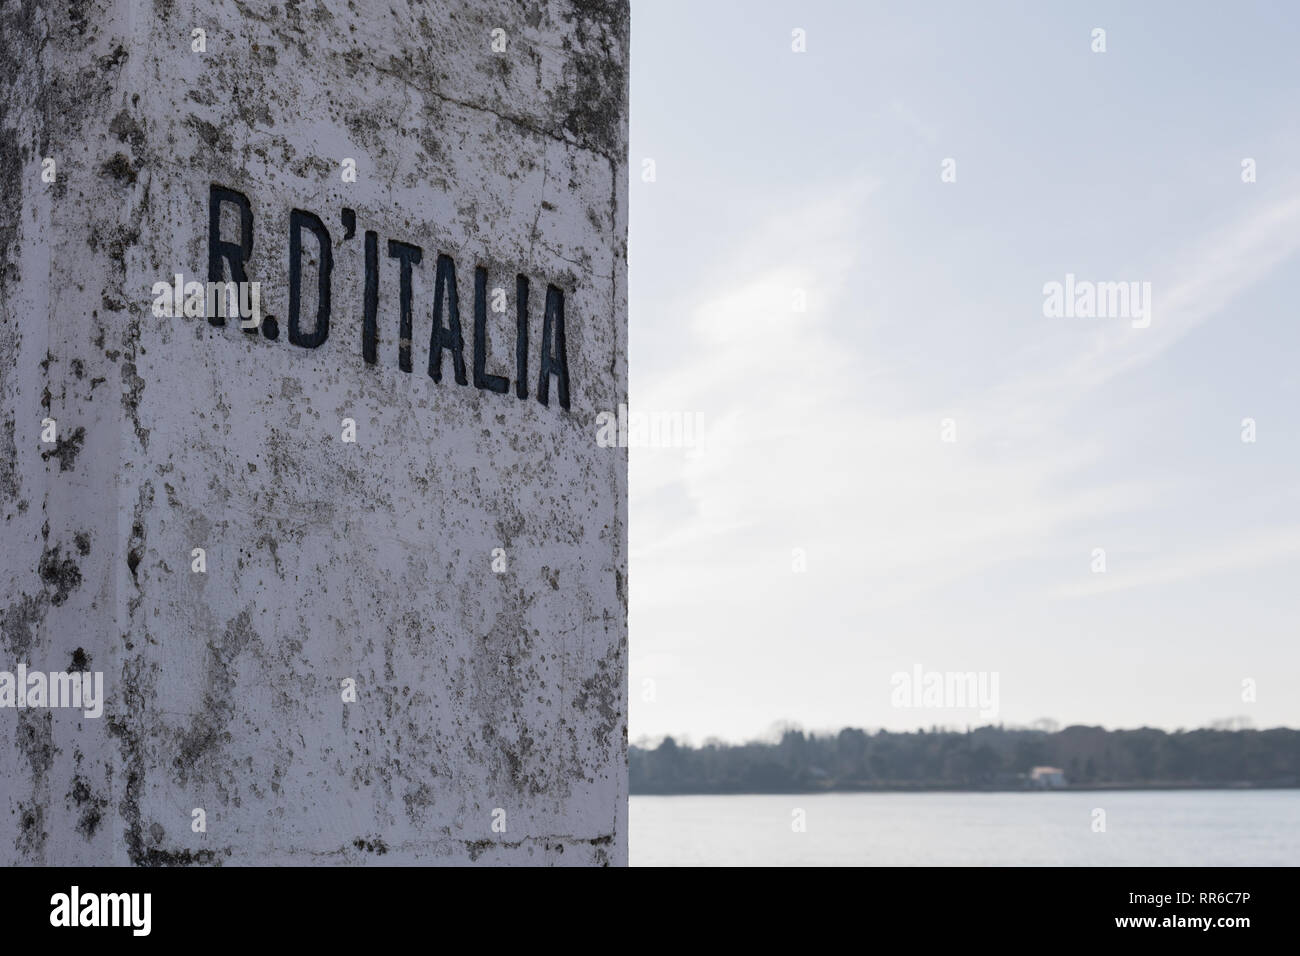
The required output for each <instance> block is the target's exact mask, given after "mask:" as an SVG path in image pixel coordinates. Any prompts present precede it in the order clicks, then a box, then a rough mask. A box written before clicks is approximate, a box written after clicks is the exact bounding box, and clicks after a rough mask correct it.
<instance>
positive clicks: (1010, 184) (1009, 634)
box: [629, 0, 1300, 741]
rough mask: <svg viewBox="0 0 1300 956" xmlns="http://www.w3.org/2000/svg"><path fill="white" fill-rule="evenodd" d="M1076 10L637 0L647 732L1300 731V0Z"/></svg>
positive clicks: (634, 587) (641, 561) (638, 370)
mask: <svg viewBox="0 0 1300 956" xmlns="http://www.w3.org/2000/svg"><path fill="white" fill-rule="evenodd" d="M1071 6H1073V7H1078V9H1069V8H1066V7H1065V6H1064V5H1060V4H1041V3H1039V4H1033V3H1023V4H1020V3H978V4H975V3H915V2H912V3H867V2H848V0H842V2H838V3H830V2H827V3H793V2H791V3H775V2H744V3H741V2H720V0H700V2H669V0H634V2H633V22H632V37H633V44H632V76H631V87H632V123H631V148H630V168H631V184H630V189H631V217H630V219H631V227H630V228H631V236H630V277H629V289H630V300H631V301H630V322H631V333H630V341H631V349H630V353H631V354H630V361H631V392H632V403H633V408H634V409H637V410H641V411H658V410H665V411H670V410H678V411H690V412H699V413H701V414H702V415H703V416H704V422H705V441H704V446H703V447H702V448H700V449H697V450H692V451H682V450H672V449H633V450H632V452H631V509H632V515H631V576H630V580H631V734H632V737H633V739H636V738H638V737H645V736H658V735H661V734H664V733H672V734H674V735H678V736H682V735H684V736H686V737H688V738H690V739H694V740H697V741H698V740H702V739H703V738H705V737H707V736H711V735H716V736H721V737H724V738H728V739H743V738H747V737H750V736H754V735H757V734H759V733H762V732H763V731H764V730H766V729H767V728H768V727H769V726H770V725H771V724H772V723H773V722H775V721H780V720H789V721H794V722H797V723H799V724H801V725H803V726H805V727H808V728H814V729H823V728H838V727H840V726H844V725H854V726H868V727H878V726H885V727H889V728H891V729H892V728H898V729H907V728H914V727H916V726H918V725H930V724H934V723H947V724H952V725H963V724H965V723H966V722H968V721H974V722H978V721H975V720H974V717H973V715H972V714H971V713H970V712H965V711H946V712H945V711H912V710H907V709H899V708H895V707H891V705H890V691H891V686H890V676H891V675H892V674H893V673H894V672H896V671H902V670H910V669H911V667H912V665H913V664H914V663H916V662H920V663H921V664H922V665H923V667H924V668H925V669H926V670H938V671H944V670H962V671H967V670H974V671H996V672H998V674H999V675H1000V719H1001V720H1002V721H1004V722H1006V723H1028V722H1029V721H1032V720H1034V719H1036V718H1040V717H1051V718H1054V719H1056V720H1058V721H1060V722H1062V723H1088V724H1103V725H1105V726H1110V727H1116V726H1137V725H1143V724H1145V725H1151V726H1161V727H1166V728H1169V729H1173V728H1175V727H1192V726H1200V725H1204V724H1205V723H1207V722H1209V721H1211V720H1214V719H1216V718H1224V717H1229V716H1233V715H1245V716H1248V717H1250V718H1251V719H1252V721H1253V722H1254V724H1255V726H1257V727H1264V726H1276V725H1279V724H1286V725H1290V726H1296V725H1300V693H1297V690H1298V689H1300V626H1298V625H1300V597H1298V595H1300V586H1297V582H1298V581H1300V371H1298V369H1297V365H1298V364H1300V363H1298V362H1297V358H1298V357H1300V328H1298V322H1300V315H1297V309H1296V306H1295V303H1296V302H1297V300H1298V299H1300V270H1297V268H1296V266H1297V254H1298V253H1300V56H1297V53H1296V51H1297V49H1300V8H1296V7H1294V6H1293V5H1289V4H1281V3H1277V4H1266V3H1245V4H1230V5H1229V4H1220V5H1210V4H1196V3H1185V2H1178V3H1140V4H1139V3H1123V4H1099V3H1089V4H1087V5H1086V6H1085V5H1082V4H1076V5H1071ZM796 27H799V28H802V29H804V30H805V31H806V33H807V52H805V53H802V54H796V53H793V52H792V51H791V49H790V44H791V30H792V29H794V28H796ZM1095 27H1102V28H1104V29H1105V30H1106V45H1107V51H1106V52H1105V53H1101V54H1098V53H1093V52H1092V50H1091V43H1092V39H1091V33H1092V30H1093V28H1095ZM646 157H650V158H653V160H654V161H655V168H656V181H655V182H653V183H646V182H643V181H642V179H641V176H640V172H641V162H642V159H643V158H646ZM947 157H952V158H953V159H955V160H956V164H957V167H956V168H957V181H956V182H955V183H943V182H941V181H940V164H941V162H942V161H943V160H944V159H945V158H947ZM1245 157H1251V158H1253V159H1255V160H1256V163H1257V177H1258V181H1257V182H1255V183H1253V184H1245V183H1243V182H1242V181H1241V161H1242V159H1243V158H1245ZM1067 272H1071V273H1074V274H1075V275H1076V276H1078V277H1079V278H1081V279H1092V280H1096V281H1125V280H1132V281H1147V282H1150V283H1151V284H1152V296H1153V302H1154V307H1153V317H1152V322H1151V327H1150V328H1146V329H1134V328H1131V326H1130V323H1129V322H1128V321H1127V320H1125V319H1119V318H1094V319H1064V318H1058V319H1053V318H1046V317H1044V315H1043V309H1042V304H1043V293H1042V289H1043V285H1044V283H1047V282H1051V281H1062V280H1063V279H1064V277H1065V274H1066V273H1067ZM796 288H803V289H806V290H807V295H808V309H807V311H806V312H803V313H797V312H794V311H793V310H792V308H791V296H792V293H793V290H794V289H796ZM1247 417H1250V418H1254V419H1255V420H1256V422H1257V429H1258V440H1257V441H1256V442H1255V443H1254V444H1246V443H1243V442H1242V441H1241V430H1242V429H1241V421H1242V419H1243V418H1247ZM944 418H952V419H954V420H955V422H956V428H957V441H956V442H955V443H951V444H949V443H943V442H941V441H940V440H939V439H940V422H941V420H942V419H944ZM1098 547H1100V548H1104V549H1105V550H1106V563H1107V571H1106V573H1105V574H1094V573H1092V571H1091V569H1090V562H1091V554H1092V549H1093V548H1098ZM794 548H802V549H804V551H805V552H806V554H807V571H806V572H805V573H803V574H795V573H793V572H792V570H791V553H792V549H794ZM1245 678H1253V679H1255V680H1256V681H1257V682H1258V691H1257V693H1258V699H1257V701H1256V702H1254V703H1248V702H1243V701H1242V699H1241V682H1242V680H1243V679H1245ZM647 680H650V681H653V685H647V684H646V683H645V682H646V681H647ZM651 686H652V688H653V700H647V699H645V698H646V696H647V689H648V688H650V687H651Z"/></svg>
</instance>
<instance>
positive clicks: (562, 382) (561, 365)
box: [537, 285, 569, 412]
mask: <svg viewBox="0 0 1300 956" xmlns="http://www.w3.org/2000/svg"><path fill="white" fill-rule="evenodd" d="M552 321H554V329H555V354H554V355H552V354H551V328H552ZM552 375H554V376H555V377H556V378H557V379H559V381H558V382H556V386H557V388H556V390H557V391H558V392H559V393H560V407H561V408H563V409H564V410H565V411H566V412H567V411H568V410H569V357H568V352H567V350H566V349H565V347H564V293H563V292H561V291H560V290H559V289H557V288H556V287H555V286H553V285H548V286H547V287H546V317H545V318H544V319H543V320H542V370H541V374H540V375H539V376H538V377H537V400H538V401H539V402H541V403H542V404H543V405H547V404H550V393H551V376H552Z"/></svg>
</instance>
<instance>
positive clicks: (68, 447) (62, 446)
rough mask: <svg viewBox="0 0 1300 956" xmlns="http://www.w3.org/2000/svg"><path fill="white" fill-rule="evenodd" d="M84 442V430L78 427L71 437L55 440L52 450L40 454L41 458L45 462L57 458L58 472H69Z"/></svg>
mask: <svg viewBox="0 0 1300 956" xmlns="http://www.w3.org/2000/svg"><path fill="white" fill-rule="evenodd" d="M85 440H86V429H85V428H82V427H78V428H77V430H76V431H74V432H73V433H72V434H71V435H67V436H66V437H58V438H56V439H55V442H54V448H53V450H51V451H43V452H41V458H42V459H44V460H45V461H49V460H50V459H51V458H57V459H58V460H59V471H61V472H63V471H71V470H72V466H73V465H74V464H75V463H76V461H77V455H78V454H80V453H81V445H82V443H83V442H84V441H85Z"/></svg>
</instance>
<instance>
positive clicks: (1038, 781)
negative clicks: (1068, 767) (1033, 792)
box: [1029, 767, 1066, 790]
mask: <svg viewBox="0 0 1300 956" xmlns="http://www.w3.org/2000/svg"><path fill="white" fill-rule="evenodd" d="M1029 782H1030V784H1031V785H1032V786H1035V787H1039V788H1041V789H1044V790H1052V789H1055V788H1057V787H1064V786H1065V782H1066V781H1065V771H1064V770H1062V769H1061V768H1060V767H1035V768H1034V769H1033V770H1032V771H1030V773H1029Z"/></svg>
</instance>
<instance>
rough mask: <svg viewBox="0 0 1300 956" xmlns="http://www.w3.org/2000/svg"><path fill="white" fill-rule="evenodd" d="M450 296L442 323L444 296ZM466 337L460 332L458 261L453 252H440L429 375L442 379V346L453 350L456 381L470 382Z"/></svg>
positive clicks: (434, 294)
mask: <svg viewBox="0 0 1300 956" xmlns="http://www.w3.org/2000/svg"><path fill="white" fill-rule="evenodd" d="M444 292H445V294H446V296H447V321H448V322H449V323H450V327H444V326H443V324H442V299H443V295H444ZM464 348H465V340H464V339H463V338H462V337H461V334H460V303H459V299H458V297H457V295H456V263H454V262H452V261H451V256H444V255H439V256H438V278H437V279H436V280H435V282H434V288H433V334H432V335H431V336H430V337H429V377H430V378H432V379H433V380H434V381H435V382H441V381H442V350H443V349H450V350H451V360H452V365H453V366H454V367H455V369H456V384H457V385H468V384H469V379H467V378H466V377H465V353H464Z"/></svg>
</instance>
